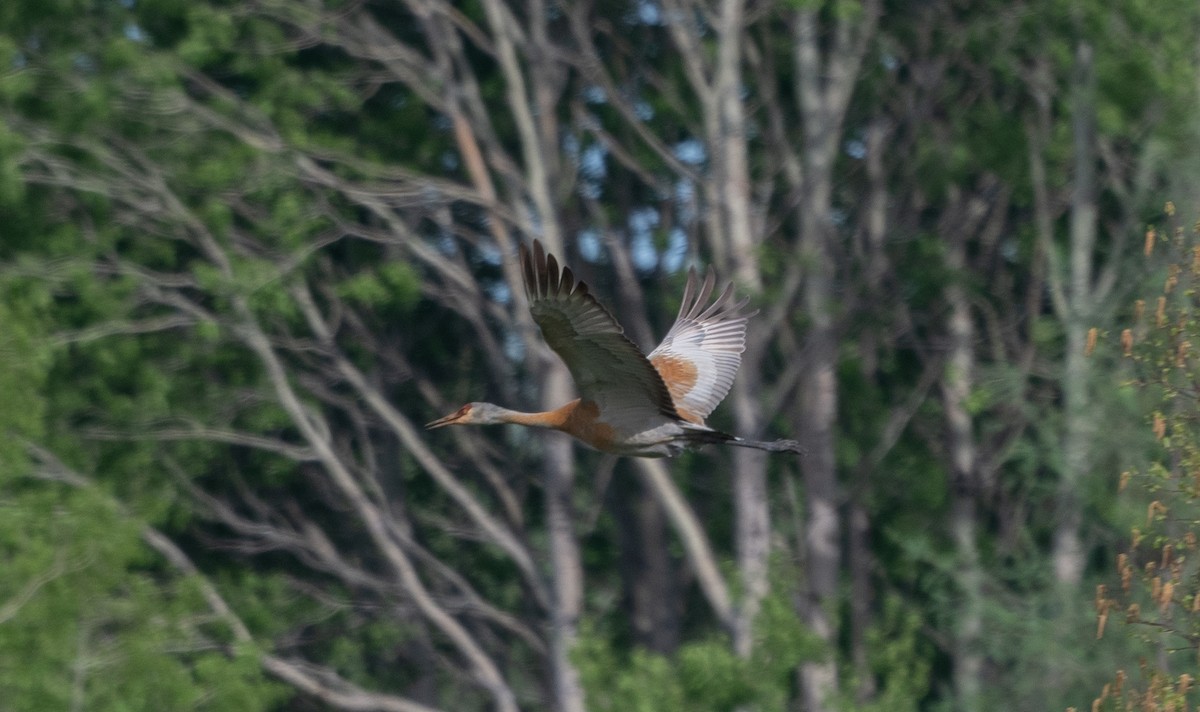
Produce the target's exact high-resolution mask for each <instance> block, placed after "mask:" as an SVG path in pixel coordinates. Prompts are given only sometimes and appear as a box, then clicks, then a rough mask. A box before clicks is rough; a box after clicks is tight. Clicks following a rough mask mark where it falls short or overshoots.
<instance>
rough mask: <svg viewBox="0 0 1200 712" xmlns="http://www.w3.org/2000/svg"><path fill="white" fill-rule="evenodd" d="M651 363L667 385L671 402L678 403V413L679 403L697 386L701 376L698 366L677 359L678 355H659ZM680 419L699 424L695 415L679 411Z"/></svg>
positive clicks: (682, 359) (686, 360) (685, 360)
mask: <svg viewBox="0 0 1200 712" xmlns="http://www.w3.org/2000/svg"><path fill="white" fill-rule="evenodd" d="M650 363H652V364H654V367H655V369H656V370H658V372H659V376H661V377H662V381H664V382H665V383H666V384H667V390H668V391H670V393H671V400H673V401H674V403H676V409H677V411H678V408H679V402H680V401H683V397H684V396H685V395H688V394H689V393H690V391H691V389H692V387H695V385H696V378H697V377H698V376H700V372H698V371H697V370H696V364H694V363H691V361H689V360H688V359H685V358H680V357H677V355H670V354H658V355H655V357H654V358H653V359H650ZM679 415H680V417H682V418H683V419H684V420H690V421H692V423H698V421H700V420H698V419H697V418H696V417H695V415H691V417H688V415H684V413H683V411H679Z"/></svg>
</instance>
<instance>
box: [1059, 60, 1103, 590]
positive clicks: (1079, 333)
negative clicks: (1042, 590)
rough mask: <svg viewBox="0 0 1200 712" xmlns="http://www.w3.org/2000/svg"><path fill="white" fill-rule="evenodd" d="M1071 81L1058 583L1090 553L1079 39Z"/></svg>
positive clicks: (1088, 228) (1090, 115) (1087, 187)
mask: <svg viewBox="0 0 1200 712" xmlns="http://www.w3.org/2000/svg"><path fill="white" fill-rule="evenodd" d="M1075 61H1076V72H1075V76H1074V78H1073V80H1072V82H1073V86H1072V95H1073V97H1074V107H1073V110H1074V122H1073V127H1072V130H1073V133H1074V143H1075V175H1074V191H1073V192H1072V195H1071V227H1070V231H1071V232H1070V238H1071V243H1070V265H1069V270H1070V273H1069V282H1068V283H1069V287H1070V288H1069V290H1068V292H1067V299H1068V304H1067V309H1066V314H1065V315H1063V316H1064V320H1065V322H1066V324H1065V326H1066V332H1067V353H1066V357H1065V359H1064V363H1063V380H1062V388H1063V400H1064V402H1065V406H1066V407H1065V412H1064V416H1065V419H1066V423H1065V431H1064V433H1063V471H1062V477H1061V479H1060V480H1059V491H1058V516H1057V523H1058V524H1057V529H1056V530H1055V532H1054V574H1055V577H1056V578H1057V580H1058V581H1059V583H1062V584H1065V585H1068V586H1074V585H1076V584H1078V583H1079V581H1080V579H1081V578H1082V577H1083V567H1084V563H1085V557H1086V552H1085V551H1084V547H1083V543H1082V541H1081V540H1080V531H1079V526H1080V522H1081V521H1082V512H1081V504H1080V498H1079V485H1080V482H1081V480H1082V479H1083V477H1084V476H1085V475H1086V474H1087V470H1088V467H1089V460H1090V458H1089V451H1090V448H1091V433H1092V422H1091V419H1092V414H1091V413H1090V412H1089V409H1088V400H1089V399H1088V392H1087V388H1088V371H1089V364H1088V360H1087V358H1086V356H1085V355H1084V344H1085V342H1086V339H1087V330H1088V328H1089V327H1090V326H1091V324H1089V321H1090V320H1091V319H1092V315H1093V314H1094V313H1095V308H1096V304H1095V302H1096V300H1097V295H1096V293H1095V289H1094V288H1093V277H1092V272H1093V269H1092V260H1093V252H1094V249H1095V244H1096V214H1097V212H1096V146H1095V143H1096V139H1095V133H1096V130H1095V118H1094V112H1095V81H1096V79H1095V72H1094V70H1093V66H1092V48H1091V46H1090V45H1088V44H1087V43H1080V44H1079V46H1078V47H1077V48H1076V52H1075Z"/></svg>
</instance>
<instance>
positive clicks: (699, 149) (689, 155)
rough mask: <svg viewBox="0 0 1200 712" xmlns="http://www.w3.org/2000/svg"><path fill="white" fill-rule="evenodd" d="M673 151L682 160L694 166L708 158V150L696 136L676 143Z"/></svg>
mask: <svg viewBox="0 0 1200 712" xmlns="http://www.w3.org/2000/svg"><path fill="white" fill-rule="evenodd" d="M672 152H674V154H675V157H676V158H678V159H679V160H680V161H683V162H684V163H686V164H688V165H692V166H698V165H700V164H701V163H704V161H706V160H708V152H707V151H705V150H704V144H702V143H700V142H699V141H697V140H696V139H694V138H689V139H687V140H685V141H680V142H679V143H677V144H675V147H674V148H673V149H672Z"/></svg>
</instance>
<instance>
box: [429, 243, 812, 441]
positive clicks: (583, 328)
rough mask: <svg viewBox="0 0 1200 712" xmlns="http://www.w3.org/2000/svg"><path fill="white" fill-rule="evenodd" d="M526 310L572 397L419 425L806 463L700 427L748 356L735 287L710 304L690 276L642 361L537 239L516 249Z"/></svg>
mask: <svg viewBox="0 0 1200 712" xmlns="http://www.w3.org/2000/svg"><path fill="white" fill-rule="evenodd" d="M520 251H521V270H522V275H523V277H524V282H525V296H526V297H527V298H528V300H529V311H530V312H531V313H532V314H533V320H534V321H535V322H536V323H537V325H538V327H539V328H540V329H541V331H542V337H543V338H544V339H545V340H546V343H547V344H548V345H549V346H550V348H551V349H553V350H554V352H555V353H557V354H558V356H559V358H561V359H562V360H563V362H564V363H565V364H566V365H567V370H569V371H570V372H571V376H572V378H574V379H575V384H576V385H577V386H578V389H579V398H577V399H576V400H573V401H571V402H570V403H567V404H566V405H564V406H562V407H560V408H556V409H554V410H550V411H546V412H543V413H521V412H517V411H513V410H509V409H507V408H502V407H500V406H498V405H494V404H492V403H467V404H466V405H464V406H463V407H461V408H459V409H458V410H456V411H454V412H453V413H451V414H450V415H447V416H446V417H444V418H439V419H438V420H435V421H433V422H432V423H429V424H428V425H426V426H425V427H426V428H430V429H432V428H440V427H443V426H446V425H491V424H497V423H516V424H518V425H527V426H532V427H537V428H552V429H554V430H560V431H562V432H564V433H567V434H568V435H571V436H573V437H575V438H577V439H578V440H580V441H582V442H584V443H586V444H587V445H589V446H591V447H593V448H595V449H596V450H600V451H603V452H609V453H614V454H617V455H632V456H636V457H673V456H675V455H678V454H679V453H680V452H682V451H683V450H684V449H685V448H687V447H695V446H699V445H706V444H712V443H725V444H728V445H736V446H738V447H748V448H756V449H759V450H767V451H770V452H792V453H797V454H803V449H802V448H801V447H800V444H799V443H797V442H796V441H795V440H773V441H770V442H764V441H759V440H747V439H745V438H740V437H738V436H736V435H729V434H727V433H723V432H721V431H719V430H714V429H713V428H710V427H708V426H707V425H705V424H704V419H705V418H707V417H708V414H709V413H711V412H712V411H713V409H714V408H716V407H717V404H718V403H720V402H721V400H722V399H723V398H724V397H725V395H726V394H727V393H729V388H730V386H732V385H733V377H734V375H735V374H736V373H737V370H738V366H739V365H741V362H742V352H743V351H745V349H746V320H747V319H748V318H749V317H751V316H753V315H754V313H755V312H748V313H742V309H743V308H744V307H745V306H746V300H743V301H740V302H735V301H734V300H733V285H732V284H730V285H728V286H726V287H725V290H724V291H723V292H722V293H721V295H720V296H719V297H717V299H716V301H714V302H713V303H712V304H711V305H709V304H708V301H709V299H710V298H711V297H712V293H713V286H714V283H715V281H716V278H715V276H714V274H713V271H712V269H711V268H710V269H709V270H708V274H707V276H706V277H705V279H704V282H703V284H699V285H698V284H697V283H698V282H699V279H698V277H697V275H696V270H695V269H694V268H693V269H691V270H689V272H688V280H687V286H685V287H684V290H683V303H682V305H680V307H679V316H678V317H677V318H676V319H675V324H674V326H672V327H671V330H670V331H668V332H667V335H666V338H664V339H663V341H662V343H661V344H659V345H658V348H656V349H654V350H653V351H651V352H650V355H649V356H646V355H645V354H643V353H642V351H641V350H640V349H639V348H638V347H637V346H636V345H635V344H634V343H633V342H632V341H630V340H629V339H628V337H626V336H625V333H624V330H623V329H622V328H621V325H620V324H618V323H617V320H616V319H614V318H613V316H612V315H611V314H609V312H608V310H607V309H605V308H604V307H603V306H601V304H600V302H598V301H596V298H595V297H593V296H592V294H591V293H590V292H589V291H588V287H587V285H586V284H585V283H583V282H582V281H578V280H576V279H575V276H574V275H573V274H572V273H571V269H570V268H569V267H566V266H564V267H563V268H562V269H561V271H560V269H559V265H558V261H557V260H555V259H554V256H553V255H548V254H546V252H545V250H544V249H543V248H542V244H541V243H540V242H539V241H537V240H534V241H533V250H532V251H531V250H529V249H528V248H527V247H526V246H525V245H524V244H522V245H521V247H520Z"/></svg>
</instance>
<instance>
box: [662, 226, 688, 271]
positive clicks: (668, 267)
mask: <svg viewBox="0 0 1200 712" xmlns="http://www.w3.org/2000/svg"><path fill="white" fill-rule="evenodd" d="M687 252H688V239H687V234H686V233H684V231H683V230H682V229H681V228H677V227H676V228H672V229H671V232H670V233H668V234H667V249H666V250H664V251H663V254H662V268H663V269H664V270H665V271H667V272H669V273H671V274H674V273H676V272H678V271H679V270H681V269H683V261H684V260H685V259H687Z"/></svg>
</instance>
